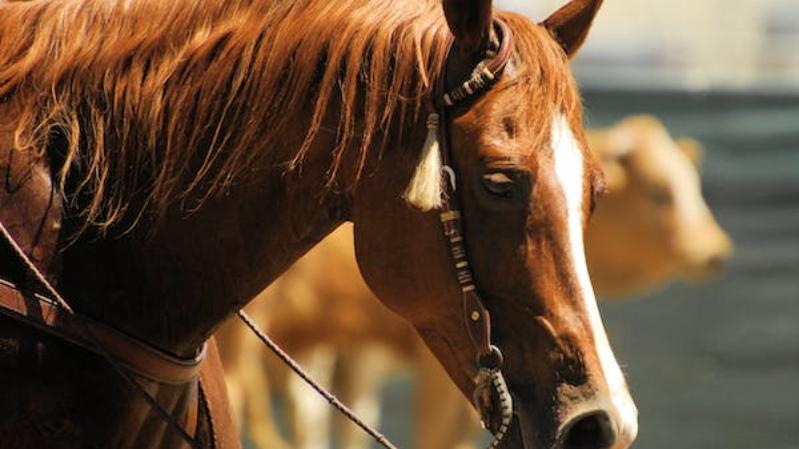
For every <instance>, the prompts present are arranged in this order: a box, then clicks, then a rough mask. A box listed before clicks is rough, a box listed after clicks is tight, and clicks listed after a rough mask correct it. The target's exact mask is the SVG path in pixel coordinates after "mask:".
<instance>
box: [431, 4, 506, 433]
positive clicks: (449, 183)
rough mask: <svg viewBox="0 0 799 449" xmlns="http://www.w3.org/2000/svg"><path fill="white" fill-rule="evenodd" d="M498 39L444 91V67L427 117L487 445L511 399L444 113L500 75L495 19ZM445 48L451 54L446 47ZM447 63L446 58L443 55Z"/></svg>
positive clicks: (500, 428) (501, 52)
mask: <svg viewBox="0 0 799 449" xmlns="http://www.w3.org/2000/svg"><path fill="white" fill-rule="evenodd" d="M494 29H495V31H496V32H497V35H498V38H499V42H500V44H499V49H498V50H496V51H492V50H487V51H486V58H485V59H483V60H482V61H481V62H480V63H478V64H477V66H476V67H475V68H474V69H473V70H472V72H471V74H470V76H469V77H468V78H467V79H466V80H465V81H463V82H462V83H461V84H460V85H459V86H457V87H455V88H453V89H450V90H447V88H446V78H447V76H446V72H447V66H446V64H447V63H446V62H445V67H444V71H443V73H442V75H441V76H440V78H439V80H438V83H437V86H436V93H435V95H434V98H435V101H434V105H433V108H434V111H435V112H431V113H430V114H429V116H428V118H427V126H428V128H429V129H430V132H431V133H432V132H437V137H438V141H439V151H440V155H441V161H442V164H443V173H442V184H443V185H442V206H441V213H440V218H441V223H442V226H443V232H444V237H445V239H446V241H447V246H448V248H449V251H450V256H451V260H452V263H453V266H454V268H455V273H456V275H457V279H458V284H459V287H460V289H461V296H462V305H463V314H464V322H465V325H466V328H467V330H468V333H469V337H470V338H471V340H472V343H473V344H474V347H475V349H476V352H477V357H476V364H477V368H478V375H477V378H476V379H475V383H476V387H475V391H474V395H473V396H474V397H473V400H474V404H475V406H476V407H477V409H478V411H479V412H480V417H481V420H482V422H483V426H484V427H486V428H487V429H488V430H490V431H491V432H492V433H493V435H494V440H493V441H492V442H491V445H490V446H489V449H494V448H495V447H497V446H498V445H499V443H500V442H501V441H502V439H503V438H504V437H505V434H506V433H507V431H508V428H509V427H510V423H511V419H512V417H513V401H512V398H511V395H510V392H509V391H508V387H507V385H506V383H505V379H504V377H503V375H502V363H503V358H502V353H501V352H500V350H499V348H497V347H496V346H494V345H493V344H492V343H491V315H490V313H489V312H488V309H487V308H486V307H485V303H484V301H483V300H482V298H481V297H480V294H479V292H478V289H477V286H476V285H475V280H474V275H473V274H472V269H471V267H470V266H469V258H468V256H467V254H466V247H465V245H464V242H463V222H462V219H461V208H460V202H459V198H458V194H457V190H458V183H457V176H456V175H455V170H454V168H453V165H452V162H451V161H452V148H451V146H450V143H449V128H448V126H447V124H448V123H449V120H448V113H449V112H450V110H451V109H452V108H454V107H456V106H459V105H463V104H464V103H466V102H468V101H470V100H473V99H474V98H477V97H478V96H480V95H481V94H483V93H485V92H486V91H487V90H488V89H489V88H490V87H491V85H492V84H493V83H494V82H495V81H496V80H497V79H498V77H499V76H500V75H501V72H502V70H503V69H504V68H505V66H506V65H507V63H508V61H509V60H510V57H511V53H512V50H513V35H512V34H511V32H510V29H509V28H508V26H507V25H506V24H505V23H504V22H502V21H500V20H498V19H497V20H495V21H494ZM449 52H450V53H451V52H452V48H450V50H449ZM447 61H449V57H447Z"/></svg>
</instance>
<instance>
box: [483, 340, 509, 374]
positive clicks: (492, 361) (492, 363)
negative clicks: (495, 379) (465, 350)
mask: <svg viewBox="0 0 799 449" xmlns="http://www.w3.org/2000/svg"><path fill="white" fill-rule="evenodd" d="M504 362H505V358H504V357H503V356H502V351H500V350H499V348H498V347H496V346H494V345H491V351H490V352H489V353H488V354H485V355H479V356H477V366H479V367H480V368H485V369H487V370H492V371H493V370H498V369H500V368H502V364H503V363H504Z"/></svg>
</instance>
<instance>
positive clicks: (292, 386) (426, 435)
mask: <svg viewBox="0 0 799 449" xmlns="http://www.w3.org/2000/svg"><path fill="white" fill-rule="evenodd" d="M589 140H590V142H591V146H592V148H593V150H594V151H595V152H596V153H597V154H598V156H599V157H600V159H601V160H602V162H603V169H604V170H605V172H606V176H607V182H608V193H607V194H606V196H605V197H604V198H603V199H602V200H601V201H600V202H599V205H598V207H597V210H596V212H595V214H594V216H593V218H592V221H591V224H590V226H589V230H588V238H587V241H586V244H587V247H586V253H587V257H588V265H589V268H590V271H591V277H592V279H593V282H594V286H595V289H596V291H597V293H598V295H600V296H601V297H604V298H608V297H618V296H621V295H631V294H636V293H641V292H644V291H648V290H652V289H655V288H658V287H660V286H662V285H663V284H665V283H667V282H669V281H671V280H673V279H677V278H687V279H702V278H704V277H706V276H707V275H709V274H712V273H714V272H715V271H717V270H718V269H719V268H720V267H721V265H722V263H723V261H724V260H725V259H726V258H728V257H729V256H730V254H731V250H732V244H731V242H730V239H729V237H728V236H727V235H726V233H725V232H724V231H723V230H722V229H721V228H720V227H719V225H718V224H717V223H716V221H715V219H714V218H713V216H712V214H711V212H710V211H709V210H708V208H707V205H706V204H705V202H704V199H703V198H702V195H701V189H700V182H699V175H698V171H697V165H698V162H699V159H700V156H701V149H700V146H699V145H698V143H696V142H695V141H693V140H691V139H677V140H673V139H672V138H671V136H669V134H668V132H667V131H666V129H665V128H664V127H663V125H662V124H661V123H660V122H659V121H658V120H657V119H655V118H652V117H649V116H636V117H631V118H628V119H626V120H624V121H622V122H620V123H618V124H617V125H615V126H613V127H611V128H608V129H605V130H600V131H593V132H590V133H589ZM248 310H249V312H250V314H251V315H253V316H255V317H257V319H258V320H259V321H260V322H261V323H262V324H263V325H264V326H265V327H266V328H268V329H269V332H270V333H271V334H272V335H273V337H274V338H275V339H276V340H277V341H278V342H279V343H281V344H282V345H283V346H284V347H285V348H286V349H287V350H288V351H289V352H290V353H292V354H294V355H295V356H296V357H297V358H298V359H299V360H300V361H301V363H302V364H303V365H305V366H306V367H307V368H308V369H310V371H312V372H313V373H314V374H315V376H316V377H317V378H319V379H321V380H322V382H323V383H324V384H327V385H328V386H331V385H333V383H334V382H333V381H334V377H335V378H336V385H335V389H336V390H337V392H338V393H339V395H340V396H341V397H342V399H343V400H344V401H345V402H347V403H350V404H351V405H352V407H353V409H355V410H356V411H357V412H359V414H361V415H363V416H364V417H365V418H366V419H367V421H369V422H373V423H376V422H378V421H379V405H380V404H379V397H378V392H379V387H380V385H381V384H382V383H383V382H384V381H385V379H386V376H388V375H389V374H390V373H392V372H396V371H397V368H399V367H401V366H403V365H404V366H405V367H407V368H411V369H412V371H415V372H416V374H417V376H418V377H417V385H418V387H417V388H416V395H417V398H416V401H415V404H416V410H415V413H414V416H415V420H416V423H417V425H416V439H417V444H416V447H417V448H420V449H444V448H446V449H449V448H453V447H456V446H459V445H468V444H469V443H470V441H471V440H472V438H471V436H472V432H469V431H467V430H466V429H468V428H469V427H468V426H469V425H470V424H469V423H472V424H471V425H472V426H473V427H474V423H475V419H476V418H475V417H474V413H473V411H472V409H471V407H469V405H468V403H467V402H466V400H465V399H464V398H463V397H462V395H461V394H460V392H459V391H458V390H457V389H456V388H455V387H454V386H453V385H451V382H450V381H449V379H448V378H447V377H446V375H445V374H444V372H443V370H442V369H441V368H440V367H439V366H438V364H437V362H436V361H435V360H434V359H433V357H432V356H431V355H430V354H429V353H428V352H427V349H426V348H424V346H423V345H422V344H421V343H420V342H419V340H418V338H417V337H416V336H415V334H414V333H413V332H412V331H411V329H410V327H409V326H407V325H406V324H405V323H404V322H403V321H400V320H399V319H398V318H395V319H394V320H391V319H390V318H391V315H392V313H391V312H390V311H388V310H387V309H385V308H384V307H383V306H382V304H380V303H379V302H378V301H375V300H374V298H373V297H372V294H371V293H370V292H369V290H368V288H367V287H366V285H365V283H364V282H363V280H362V279H361V278H360V275H359V274H358V268H357V266H356V264H355V261H354V257H353V242H352V229H351V227H350V226H349V225H347V226H343V227H342V228H340V229H339V230H338V231H336V232H335V233H334V234H332V235H331V236H330V237H328V239H326V240H325V241H324V242H322V243H321V244H320V245H318V246H317V247H316V248H314V249H313V250H312V251H311V252H310V253H309V254H308V255H306V256H305V257H304V258H303V259H301V260H300V261H299V262H298V263H297V264H296V265H295V266H294V267H292V269H291V270H289V272H287V273H286V274H285V275H284V276H283V277H282V278H281V279H279V280H278V281H277V282H276V283H275V284H273V285H272V286H271V287H270V288H269V289H268V290H267V291H265V292H264V293H263V294H262V297H261V298H259V299H258V300H256V301H254V302H253V303H251V305H250V306H249V307H248ZM217 338H218V340H219V342H220V347H221V348H222V355H223V361H224V363H225V366H226V369H227V372H228V382H229V391H230V392H231V396H233V397H232V400H233V405H234V407H235V408H236V410H238V411H239V413H240V414H239V416H240V418H242V419H243V420H244V421H246V423H247V428H248V433H249V435H250V437H251V438H252V439H253V441H254V442H255V443H256V444H257V445H258V446H260V447H263V448H267V447H268V448H280V447H285V446H286V444H285V442H284V440H283V439H282V438H281V436H280V435H279V434H278V432H277V429H276V427H275V425H274V420H273V419H272V417H271V410H270V408H269V405H268V403H267V402H266V401H265V398H266V397H267V395H268V392H269V391H270V390H269V388H268V385H267V383H266V382H267V377H266V373H267V372H269V374H270V377H269V380H271V381H272V382H274V383H275V387H276V388H273V389H272V391H273V392H281V393H283V395H284V397H285V399H286V403H287V405H289V409H288V420H287V421H288V423H289V427H290V428H289V430H290V433H291V434H292V436H291V440H292V447H295V448H299V449H323V448H326V447H329V443H330V441H329V440H330V435H331V432H330V428H329V426H330V409H329V408H328V405H327V404H326V403H325V402H324V401H323V400H322V399H321V398H317V397H315V394H314V393H313V392H312V391H310V389H308V388H307V387H304V386H303V385H301V384H300V382H301V381H299V380H298V379H297V378H296V377H295V376H285V369H284V368H283V367H282V366H281V365H280V364H279V363H277V362H276V360H275V358H274V357H268V358H267V360H268V361H269V362H268V367H267V366H266V365H264V362H263V358H262V357H255V356H254V354H255V351H263V349H260V348H258V349H256V348H257V347H258V342H257V341H255V339H254V337H252V336H249V335H247V333H246V331H245V330H244V329H243V327H242V326H239V325H238V324H237V323H234V324H230V325H228V326H226V327H225V328H223V329H222V330H221V331H220V334H219V335H218V336H217ZM261 353H262V352H259V354H261ZM241 412H245V413H246V415H244V416H242V415H241ZM338 435H339V438H340V441H339V445H338V447H341V448H344V449H356V448H365V447H368V441H367V440H366V437H365V436H364V434H362V433H361V432H360V431H358V430H357V429H355V428H354V427H352V426H351V425H349V424H344V425H342V426H341V427H340V429H339V431H338Z"/></svg>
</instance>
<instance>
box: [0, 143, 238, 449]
mask: <svg viewBox="0 0 799 449" xmlns="http://www.w3.org/2000/svg"><path fill="white" fill-rule="evenodd" d="M2 134H3V133H2V130H0V144H2V143H3V142H2V141H3V140H4V139H2V137H3V136H2ZM10 147H12V145H0V180H1V181H2V186H0V231H2V235H0V320H2V321H0V324H2V323H3V322H7V323H8V320H9V319H10V320H11V321H12V322H14V323H16V324H20V323H21V325H15V324H11V323H9V325H6V326H2V325H0V330H1V331H2V332H1V334H2V335H0V362H2V361H3V360H4V358H5V359H8V360H11V359H14V360H16V359H15V357H17V358H20V357H22V356H23V354H22V353H23V352H25V349H24V348H28V349H30V348H33V352H35V351H36V348H39V346H37V345H42V344H47V343H42V342H47V341H49V342H57V343H54V344H53V346H58V347H60V346H61V345H63V344H64V343H65V342H68V343H66V344H67V345H72V346H74V347H77V348H80V350H84V351H89V352H90V353H94V354H96V355H99V356H101V357H102V358H105V359H106V360H107V361H108V363H109V364H110V365H112V366H113V367H114V368H115V369H116V370H117V371H118V374H119V375H121V376H122V377H125V378H126V379H124V380H127V381H128V382H129V383H130V382H135V385H132V386H134V387H136V388H138V389H140V390H141V391H143V392H144V394H145V395H147V396H148V398H149V399H147V398H143V397H139V398H137V400H133V401H131V402H132V404H129V409H128V410H126V413H125V414H124V419H123V421H124V422H122V423H118V426H117V427H118V428H119V429H120V430H121V432H120V435H115V436H114V438H113V439H114V441H113V442H111V444H108V445H107V446H106V445H104V446H103V447H120V448H137V449H167V448H178V447H179V448H184V447H189V446H190V444H189V443H188V442H187V441H186V438H185V437H184V438H181V437H180V435H178V434H177V433H178V432H176V430H177V429H170V423H169V422H168V421H173V423H174V424H177V426H179V427H180V428H181V429H182V430H183V431H185V433H186V434H188V437H190V438H191V440H192V441H193V443H196V444H192V445H191V446H193V447H203V448H205V447H209V448H239V447H240V443H239V440H238V432H237V431H236V429H235V426H234V425H233V424H232V421H231V418H230V416H231V415H230V411H229V410H228V407H227V396H226V390H225V386H224V380H223V378H222V367H221V361H220V359H219V355H218V353H217V351H216V345H215V343H214V341H213V339H211V340H209V341H208V342H207V343H206V344H205V345H204V346H203V347H202V348H201V349H200V350H199V351H198V352H197V354H196V355H195V356H194V357H191V358H187V359H181V358H177V357H175V356H172V355H170V354H167V353H165V352H163V351H161V350H159V349H157V348H154V347H152V346H150V345H148V344H146V343H144V342H143V341H141V340H139V339H137V338H135V337H131V336H129V335H127V334H124V333H122V332H119V331H116V330H114V329H112V328H111V327H108V326H106V325H104V324H102V323H100V322H97V321H95V320H92V319H90V318H88V317H85V316H82V315H80V314H79V313H76V312H73V311H72V310H71V308H70V307H69V305H68V304H67V303H66V302H65V301H64V300H63V299H62V298H61V297H60V295H59V294H58V292H57V291H55V290H54V289H53V288H52V285H53V284H55V283H56V282H57V280H58V273H59V258H58V247H59V243H60V239H61V238H62V236H61V230H62V221H63V208H62V203H61V198H60V195H59V194H58V192H57V190H56V189H55V188H54V185H53V180H52V177H51V173H50V167H49V163H48V161H47V158H46V157H38V158H33V157H30V156H28V155H26V154H25V153H24V152H22V151H18V150H14V149H9V148H10ZM3 317H5V318H3ZM3 327H5V329H3ZM14 329H24V331H22V332H15V331H14ZM7 348H15V351H16V352H17V353H19V354H13V355H5V356H4V355H3V354H2V352H3V350H4V349H7ZM77 348H72V349H77ZM67 349H69V348H67ZM55 350H56V351H57V350H58V349H55ZM28 352H30V351H28ZM51 352H53V351H52V350H51ZM65 352H69V351H65ZM32 357H33V358H34V359H35V358H36V355H35V354H34V355H33V356H32ZM23 358H24V357H23ZM27 358H28V359H30V357H27ZM3 369H6V367H4V368H3ZM52 374H53V375H54V376H58V375H59V373H52ZM121 381H122V380H121ZM123 383H124V382H123ZM30 388H31V389H32V390H35V389H36V388H37V387H36V386H35V385H33V386H31V387H30ZM43 395H44V396H46V395H47V393H43ZM134 399H136V398H134ZM143 399H147V400H143ZM45 400H47V399H46V398H45ZM163 412H166V413H167V414H168V415H169V416H158V414H159V413H160V414H163ZM32 414H33V415H34V416H36V412H33V413H32ZM42 416H44V415H42ZM5 419H8V418H5ZM43 420H46V418H43ZM1 421H2V419H0V422H1ZM39 424H40V425H44V426H48V425H50V424H49V423H39ZM1 427H3V426H2V425H0V428H1ZM9 427H14V425H10V426H9ZM136 430H138V432H137V431H136ZM2 433H3V431H2V430H0V436H2ZM15 433H16V432H15ZM24 433H25V430H24V429H22V431H21V432H19V434H24ZM10 438H11V440H8V439H6V438H3V441H7V442H8V441H11V442H12V443H11V444H12V447H13V445H14V443H13V441H14V439H15V438H16V437H15V436H14V435H10ZM19 438H22V437H19ZM49 444H55V445H56V446H58V444H59V443H58V442H56V441H50V442H49ZM83 444H85V443H76V445H79V446H82V445H83ZM20 445H21V446H23V447H26V446H27V443H26V442H23V441H20Z"/></svg>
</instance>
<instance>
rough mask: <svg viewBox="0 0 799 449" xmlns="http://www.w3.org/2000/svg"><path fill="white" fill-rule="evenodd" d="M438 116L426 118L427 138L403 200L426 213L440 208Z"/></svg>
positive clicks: (432, 115) (433, 115)
mask: <svg viewBox="0 0 799 449" xmlns="http://www.w3.org/2000/svg"><path fill="white" fill-rule="evenodd" d="M438 120H439V119H438V114H436V113H435V112H433V113H431V114H430V115H428V116H427V138H426V139H425V141H424V147H422V155H421V157H420V158H419V164H418V165H417V166H416V170H415V171H414V172H413V176H412V177H411V182H410V184H408V188H407V189H406V190H405V194H404V195H403V198H405V201H407V202H408V204H410V205H412V206H415V207H416V208H418V209H421V210H422V211H424V212H427V211H429V210H432V209H437V208H440V207H441V206H442V199H441V194H442V192H441V170H442V162H441V151H440V149H439V144H438Z"/></svg>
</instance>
